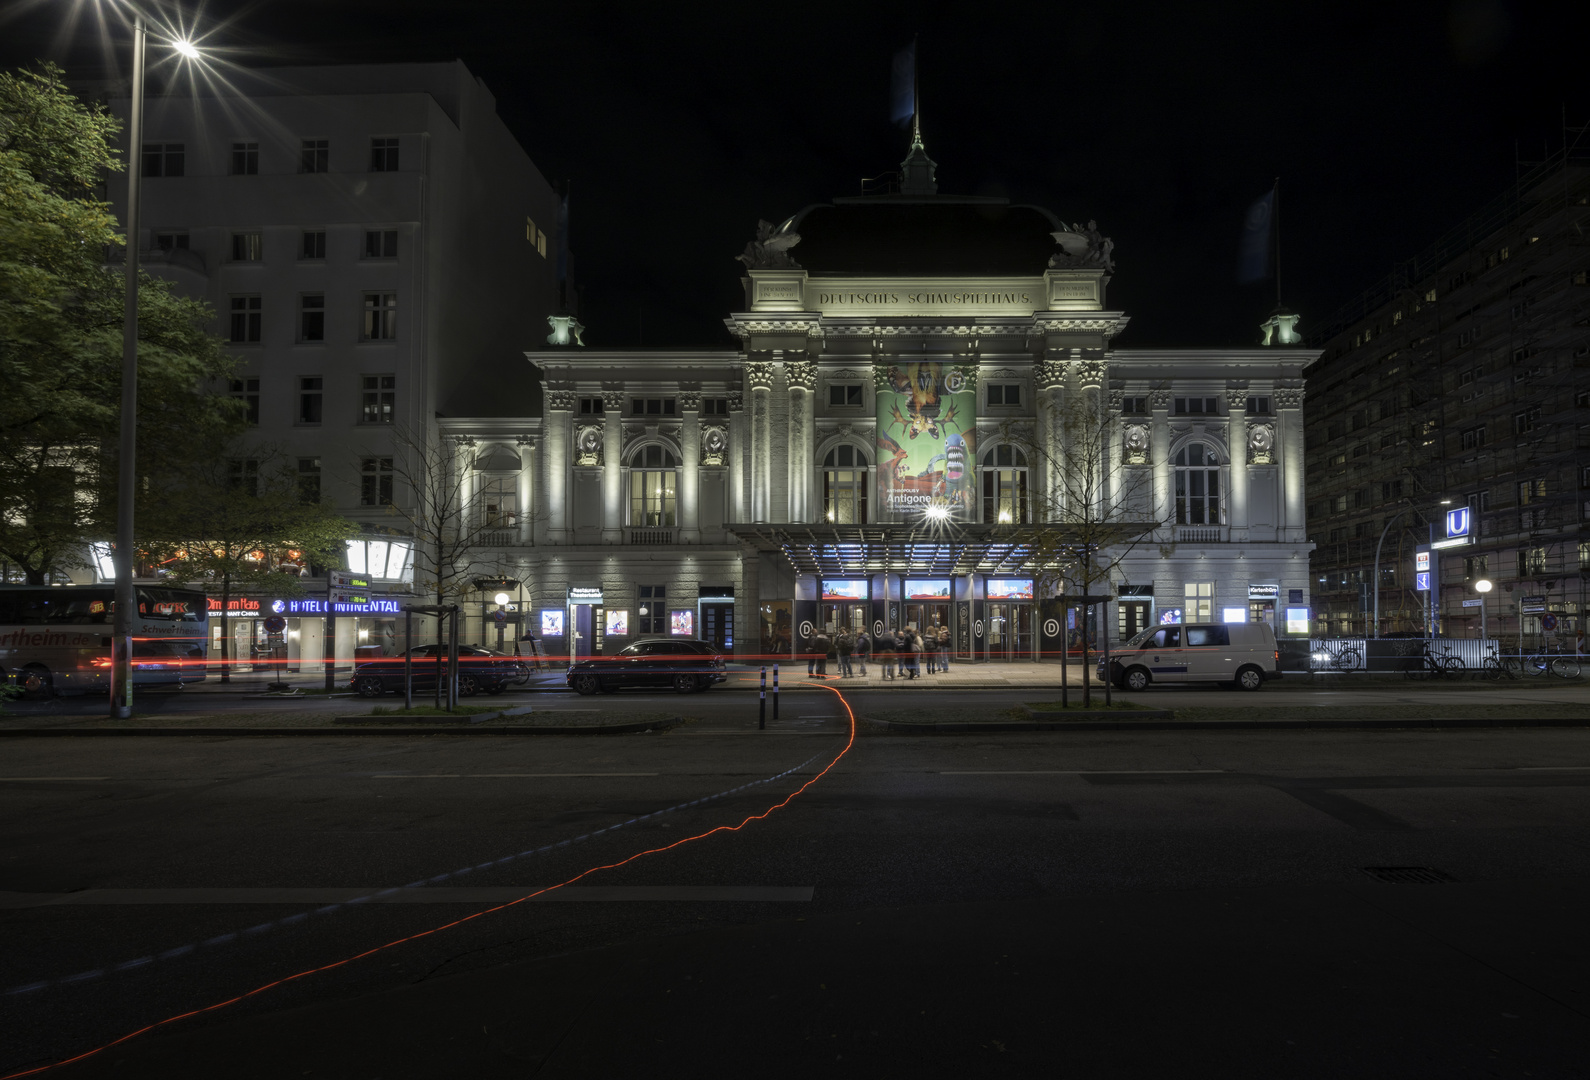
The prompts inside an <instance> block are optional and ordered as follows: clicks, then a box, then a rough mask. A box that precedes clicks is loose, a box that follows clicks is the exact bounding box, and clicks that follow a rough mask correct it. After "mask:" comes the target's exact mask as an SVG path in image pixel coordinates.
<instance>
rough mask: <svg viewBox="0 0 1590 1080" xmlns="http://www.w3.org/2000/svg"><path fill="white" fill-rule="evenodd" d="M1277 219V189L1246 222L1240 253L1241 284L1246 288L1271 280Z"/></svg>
mask: <svg viewBox="0 0 1590 1080" xmlns="http://www.w3.org/2000/svg"><path fill="white" fill-rule="evenodd" d="M1274 219H1275V189H1274V188H1271V189H1270V190H1269V191H1267V192H1265V193H1264V195H1263V196H1261V197H1260V198H1259V199H1258V200H1257V201H1255V202H1254V204H1253V205H1252V206H1250V207H1248V213H1247V216H1246V217H1245V218H1243V221H1242V245H1241V247H1240V248H1239V249H1238V252H1237V280H1238V281H1239V282H1242V283H1243V284H1247V283H1248V282H1250V281H1262V280H1263V279H1265V278H1267V277H1269V276H1270V228H1271V226H1272V225H1273V224H1274Z"/></svg>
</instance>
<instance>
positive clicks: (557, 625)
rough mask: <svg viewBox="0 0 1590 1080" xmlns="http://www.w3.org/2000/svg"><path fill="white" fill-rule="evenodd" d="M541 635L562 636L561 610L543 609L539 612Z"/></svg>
mask: <svg viewBox="0 0 1590 1080" xmlns="http://www.w3.org/2000/svg"><path fill="white" fill-rule="evenodd" d="M541 636H542V637H562V636H563V612H561V611H543V612H542V613H541Z"/></svg>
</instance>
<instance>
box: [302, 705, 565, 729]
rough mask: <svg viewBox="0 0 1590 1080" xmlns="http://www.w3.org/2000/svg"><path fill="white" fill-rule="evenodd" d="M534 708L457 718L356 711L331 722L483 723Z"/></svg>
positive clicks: (520, 714) (513, 709)
mask: <svg viewBox="0 0 1590 1080" xmlns="http://www.w3.org/2000/svg"><path fill="white" fill-rule="evenodd" d="M533 711H534V710H533V709H532V708H531V707H530V706H529V705H515V706H514V707H513V708H511V709H503V710H502V711H501V712H494V713H463V714H461V715H460V716H458V718H457V719H451V718H449V717H445V716H435V715H432V714H423V715H420V716H392V715H385V716H377V715H375V714H374V713H358V714H356V715H354V716H334V717H332V718H331V722H332V723H333V724H420V723H430V724H485V723H489V722H491V721H492V720H506V719H507V718H508V717H510V716H524V715H525V714H527V713H530V712H533Z"/></svg>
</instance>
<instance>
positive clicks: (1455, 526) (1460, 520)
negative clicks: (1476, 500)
mask: <svg viewBox="0 0 1590 1080" xmlns="http://www.w3.org/2000/svg"><path fill="white" fill-rule="evenodd" d="M1468 534H1469V508H1468V507H1466V506H1463V507H1459V508H1458V509H1456V510H1448V511H1447V512H1446V535H1447V539H1449V540H1450V539H1451V538H1452V537H1454V536H1467V535H1468Z"/></svg>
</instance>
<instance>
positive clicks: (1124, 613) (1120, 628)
mask: <svg viewBox="0 0 1590 1080" xmlns="http://www.w3.org/2000/svg"><path fill="white" fill-rule="evenodd" d="M1152 606H1153V605H1152V604H1151V603H1150V602H1149V601H1147V600H1122V601H1120V602H1119V603H1118V604H1116V605H1115V611H1116V616H1115V632H1116V634H1117V635H1118V637H1117V638H1116V640H1117V641H1130V640H1131V639H1132V638H1134V637H1136V636H1137V633H1138V631H1140V630H1142V629H1144V628H1145V627H1147V626H1148V609H1149V608H1150V607H1152Z"/></svg>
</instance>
